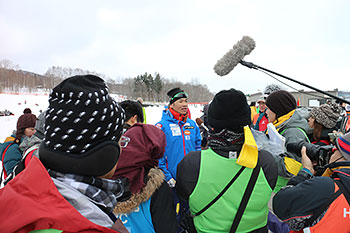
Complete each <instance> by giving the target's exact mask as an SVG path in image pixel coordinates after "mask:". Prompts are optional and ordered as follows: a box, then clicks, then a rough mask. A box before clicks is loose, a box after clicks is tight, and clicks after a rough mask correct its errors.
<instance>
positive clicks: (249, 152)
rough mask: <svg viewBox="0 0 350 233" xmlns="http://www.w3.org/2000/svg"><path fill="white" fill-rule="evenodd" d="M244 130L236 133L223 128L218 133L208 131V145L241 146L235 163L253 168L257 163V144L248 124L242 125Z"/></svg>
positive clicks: (231, 148) (220, 146) (228, 149)
mask: <svg viewBox="0 0 350 233" xmlns="http://www.w3.org/2000/svg"><path fill="white" fill-rule="evenodd" d="M243 130H244V132H241V133H237V132H233V131H232V130H228V129H223V130H221V131H220V132H218V133H212V132H209V137H208V140H209V147H210V148H211V149H215V148H217V149H220V150H227V151H230V150H233V151H235V150H236V149H237V145H239V146H242V147H241V149H240V153H239V156H238V158H237V161H236V163H237V164H238V165H241V166H244V167H248V168H254V167H255V166H256V164H257V163H258V146H257V145H256V142H255V139H254V137H253V134H252V132H251V130H250V128H249V126H244V128H243Z"/></svg>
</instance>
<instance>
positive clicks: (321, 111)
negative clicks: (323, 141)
mask: <svg viewBox="0 0 350 233" xmlns="http://www.w3.org/2000/svg"><path fill="white" fill-rule="evenodd" d="M310 116H311V117H313V118H315V120H316V122H317V123H319V124H321V125H323V126H324V127H325V128H328V129H331V128H333V127H335V125H336V124H337V121H338V119H339V116H340V108H339V106H338V105H337V104H322V105H321V106H319V107H318V108H313V109H312V110H311V112H310Z"/></svg>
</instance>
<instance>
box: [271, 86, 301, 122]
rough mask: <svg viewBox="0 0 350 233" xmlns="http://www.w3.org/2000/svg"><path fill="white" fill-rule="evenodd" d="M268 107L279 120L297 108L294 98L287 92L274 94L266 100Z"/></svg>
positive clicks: (282, 91) (281, 91)
mask: <svg viewBox="0 0 350 233" xmlns="http://www.w3.org/2000/svg"><path fill="white" fill-rule="evenodd" d="M266 105H267V107H268V108H269V109H270V110H271V111H272V112H274V113H275V114H276V118H279V117H281V116H283V115H285V114H287V113H289V112H290V111H292V110H294V109H296V108H297V101H296V100H295V98H294V96H293V95H292V94H291V93H289V92H288V91H285V90H280V91H275V92H272V93H271V94H270V95H269V96H268V97H267V99H266Z"/></svg>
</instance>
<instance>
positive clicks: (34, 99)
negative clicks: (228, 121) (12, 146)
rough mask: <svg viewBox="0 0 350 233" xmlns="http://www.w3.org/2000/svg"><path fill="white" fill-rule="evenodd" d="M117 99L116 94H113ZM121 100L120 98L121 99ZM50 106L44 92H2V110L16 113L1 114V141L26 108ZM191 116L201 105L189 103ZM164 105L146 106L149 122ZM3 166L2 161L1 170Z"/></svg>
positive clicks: (197, 114)
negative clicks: (10, 114) (15, 93)
mask: <svg viewBox="0 0 350 233" xmlns="http://www.w3.org/2000/svg"><path fill="white" fill-rule="evenodd" d="M113 97H114V98H115V99H116V100H117V101H118V100H119V99H118V98H117V97H116V96H113ZM119 101H120V100H119ZM47 107H48V95H44V94H37V95H34V94H22V95H12V94H0V111H3V110H5V109H7V110H9V111H11V112H12V113H14V115H13V116H0V142H3V141H4V140H5V138H6V137H8V136H10V135H11V133H12V132H13V130H15V129H16V124H17V119H18V117H19V116H20V115H22V114H23V110H24V109H25V108H30V109H31V110H32V113H33V114H35V115H37V116H38V115H39V114H40V111H44V110H45V109H46V108H47ZM189 108H190V111H191V118H192V119H196V118H197V117H200V116H201V115H202V112H201V110H202V109H203V106H201V105H189ZM163 109H164V105H160V106H153V107H152V106H150V107H146V108H145V110H146V118H147V123H148V124H153V125H154V124H156V123H157V122H158V121H159V120H160V119H161V117H162V110H163ZM1 169H2V166H1V162H0V172H1Z"/></svg>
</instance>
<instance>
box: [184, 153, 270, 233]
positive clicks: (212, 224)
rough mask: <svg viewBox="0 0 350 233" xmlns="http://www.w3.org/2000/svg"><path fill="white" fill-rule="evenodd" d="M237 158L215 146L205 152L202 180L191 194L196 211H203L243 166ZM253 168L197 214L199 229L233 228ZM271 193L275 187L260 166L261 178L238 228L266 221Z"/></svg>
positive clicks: (246, 229) (255, 226)
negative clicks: (237, 162) (231, 157)
mask: <svg viewBox="0 0 350 233" xmlns="http://www.w3.org/2000/svg"><path fill="white" fill-rule="evenodd" d="M236 161H237V159H229V158H225V157H222V156H220V155H218V154H216V153H215V152H214V151H213V150H211V149H208V150H203V151H202V152H201V164H200V170H199V177H198V181H197V184H196V187H195V188H194V190H193V192H192V194H191V195H190V197H189V206H190V210H191V212H192V214H195V213H197V212H199V211H200V210H201V209H202V208H203V207H205V206H206V205H207V204H208V203H209V202H210V201H211V200H212V199H214V198H215V197H216V196H217V195H218V194H219V193H220V192H221V191H222V190H223V188H224V187H225V186H226V184H227V183H228V182H229V181H230V180H231V179H232V177H233V176H234V175H235V174H236V173H237V172H238V171H239V169H240V168H241V166H240V165H238V164H236ZM252 172H253V169H251V168H245V169H244V170H243V172H242V174H241V175H240V176H239V177H238V178H237V180H236V181H235V182H234V183H233V184H232V185H231V187H230V188H229V189H228V190H227V191H226V192H225V194H224V195H223V196H221V197H220V199H219V200H218V201H217V202H215V203H214V204H213V205H212V206H210V207H209V209H207V210H206V211H205V212H203V213H202V214H201V215H198V216H196V217H194V225H195V227H196V230H197V231H198V232H213V233H214V232H216V233H217V232H229V230H230V228H231V225H232V223H233V219H234V217H235V214H236V212H237V209H238V206H239V204H240V202H241V200H242V197H243V194H244V191H245V189H246V186H247V184H248V181H249V178H250V176H251V174H252ZM271 193H272V189H271V187H270V185H269V184H268V181H267V180H266V177H265V175H264V172H263V171H262V169H260V172H259V175H258V179H257V182H256V184H255V186H254V189H253V192H252V195H251V197H250V199H249V201H248V204H247V207H246V210H245V211H244V213H243V216H242V219H241V221H240V223H239V225H238V228H237V231H236V232H250V231H252V230H255V229H259V228H261V227H264V226H265V225H266V223H267V215H268V206H267V204H268V201H269V199H270V196H271Z"/></svg>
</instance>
